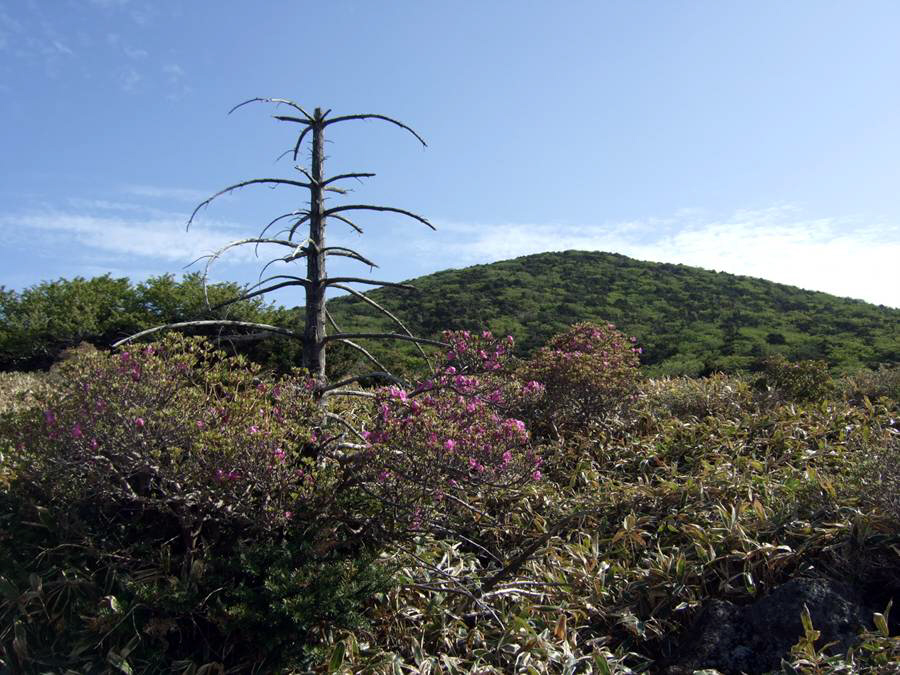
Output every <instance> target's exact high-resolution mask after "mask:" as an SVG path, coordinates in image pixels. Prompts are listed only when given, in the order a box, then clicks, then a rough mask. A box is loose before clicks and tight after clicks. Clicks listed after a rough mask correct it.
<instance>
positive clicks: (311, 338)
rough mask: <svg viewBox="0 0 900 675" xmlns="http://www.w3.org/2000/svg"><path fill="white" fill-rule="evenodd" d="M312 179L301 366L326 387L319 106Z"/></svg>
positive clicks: (322, 131)
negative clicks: (307, 282)
mask: <svg viewBox="0 0 900 675" xmlns="http://www.w3.org/2000/svg"><path fill="white" fill-rule="evenodd" d="M313 120H314V121H313V123H312V125H311V126H312V167H311V169H312V181H310V182H311V187H310V190H309V192H310V196H309V249H310V251H309V255H307V257H306V278H307V279H308V280H309V286H308V288H307V294H306V326H305V329H304V332H303V367H304V368H306V369H307V370H308V371H309V374H310V375H311V376H312V377H314V378H315V379H316V382H317V383H318V385H319V387H324V386H325V339H324V338H325V289H326V284H325V280H326V278H327V274H326V271H325V198H324V196H323V190H322V176H323V164H324V163H325V125H324V124H323V121H324V120H323V115H322V110H321V108H316V110H315V112H314V113H313Z"/></svg>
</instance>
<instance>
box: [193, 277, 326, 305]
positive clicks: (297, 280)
mask: <svg viewBox="0 0 900 675" xmlns="http://www.w3.org/2000/svg"><path fill="white" fill-rule="evenodd" d="M275 279H288V281H285V282H282V283H280V284H276V285H274V286H270V287H268V288H264V289H262V290H258V291H253V289H254V288H258V287H259V286H262V285H263V284H265V283H268V282H269V281H274V280H275ZM308 285H309V280H308V279H303V278H301V277H292V276H289V275H287V274H276V275H275V276H271V277H267V278H266V279H263V280H262V281H260V282H258V283H256V284H253V285H252V286H250V287H249V288H247V289H246V291H247V292H246V293H243V294H241V295H239V296H237V297H236V298H231V299H230V300H226V301H225V302H220V303H219V304H218V305H216V306H215V307H211V308H210V309H211V310H213V311H215V310H217V309H222V308H223V307H227V306H228V305H233V304H234V303H236V302H241V301H242V300H249V299H250V298H255V297H256V296H257V295H263V294H264V293H268V292H269V291H274V290H277V289H279V288H285V287H286V286H303V287H304V288H306V287H307V286H308ZM251 291H252V292H251Z"/></svg>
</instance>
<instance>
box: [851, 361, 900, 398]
mask: <svg viewBox="0 0 900 675" xmlns="http://www.w3.org/2000/svg"><path fill="white" fill-rule="evenodd" d="M840 386H841V389H842V391H843V393H844V396H845V397H847V398H848V399H850V400H851V401H853V402H854V403H862V400H863V399H864V398H868V399H869V401H873V402H874V401H877V400H878V399H880V398H882V397H884V398H888V399H890V400H892V401H893V402H894V403H900V366H898V365H894V366H881V367H880V368H879V369H878V370H864V371H861V372H859V373H855V374H853V375H848V376H847V377H845V378H844V379H843V380H842V381H841V383H840Z"/></svg>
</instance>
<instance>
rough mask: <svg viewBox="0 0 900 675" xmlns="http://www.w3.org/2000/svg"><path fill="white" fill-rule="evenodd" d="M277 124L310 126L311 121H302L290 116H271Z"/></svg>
mask: <svg viewBox="0 0 900 675" xmlns="http://www.w3.org/2000/svg"><path fill="white" fill-rule="evenodd" d="M272 117H274V118H275V119H276V120H278V121H279V122H299V123H300V124H312V120H304V119H300V118H299V117H291V116H290V115H272Z"/></svg>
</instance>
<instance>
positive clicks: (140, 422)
mask: <svg viewBox="0 0 900 675" xmlns="http://www.w3.org/2000/svg"><path fill="white" fill-rule="evenodd" d="M144 424H146V422H144V418H143V417H137V418H135V420H134V426H136V427H137V428H138V429H143V428H144Z"/></svg>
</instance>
